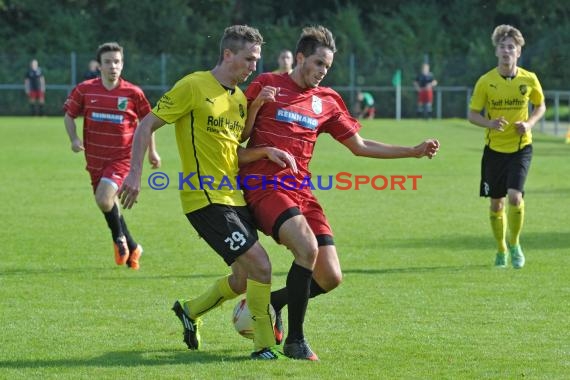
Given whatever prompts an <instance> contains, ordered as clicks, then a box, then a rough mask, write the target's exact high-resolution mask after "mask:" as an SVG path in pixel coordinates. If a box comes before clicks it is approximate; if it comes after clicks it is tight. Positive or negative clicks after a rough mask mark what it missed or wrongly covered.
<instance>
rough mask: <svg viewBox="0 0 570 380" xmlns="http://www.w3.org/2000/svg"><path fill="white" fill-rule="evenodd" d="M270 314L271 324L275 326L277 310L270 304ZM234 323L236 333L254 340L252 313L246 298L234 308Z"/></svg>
mask: <svg viewBox="0 0 570 380" xmlns="http://www.w3.org/2000/svg"><path fill="white" fill-rule="evenodd" d="M269 313H270V314H271V323H272V324H273V325H275V310H274V309H273V306H271V304H269ZM232 322H233V324H234V328H235V329H236V331H237V332H238V333H239V334H240V335H241V336H243V337H245V338H248V339H253V320H252V319H251V313H250V312H249V308H248V307H247V303H246V302H245V298H244V299H242V300H241V301H239V302H238V303H237V305H236V306H235V307H234V312H233V315H232Z"/></svg>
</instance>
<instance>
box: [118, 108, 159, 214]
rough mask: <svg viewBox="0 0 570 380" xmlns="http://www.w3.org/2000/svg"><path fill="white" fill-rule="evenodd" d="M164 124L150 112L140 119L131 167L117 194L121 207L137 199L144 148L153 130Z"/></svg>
mask: <svg viewBox="0 0 570 380" xmlns="http://www.w3.org/2000/svg"><path fill="white" fill-rule="evenodd" d="M164 124H165V122H164V121H163V120H162V119H160V118H158V117H157V116H155V115H154V114H153V113H152V112H151V113H149V114H148V115H146V116H145V117H144V118H143V119H142V120H141V122H140V124H139V126H138V127H137V129H136V132H135V136H134V138H133V146H132V156H131V168H130V170H129V174H128V175H127V177H126V178H125V180H124V181H123V185H122V186H121V188H120V189H119V192H118V194H117V195H118V197H119V199H120V200H121V205H122V206H123V208H126V209H130V208H132V207H133V206H134V204H135V203H136V201H137V197H138V196H139V193H140V189H141V176H142V164H143V161H144V155H145V152H146V149H147V147H148V146H149V144H150V142H151V140H152V134H153V133H154V131H156V130H157V129H158V128H160V127H162V126H163V125H164Z"/></svg>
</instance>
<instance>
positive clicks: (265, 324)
mask: <svg viewBox="0 0 570 380" xmlns="http://www.w3.org/2000/svg"><path fill="white" fill-rule="evenodd" d="M270 297H271V284H262V283H260V282H257V281H254V280H247V292H246V295H245V298H246V302H247V306H248V307H249V311H250V313H251V315H252V317H253V330H254V337H253V346H254V351H259V350H261V349H263V348H266V347H273V346H275V335H274V334H273V321H272V320H271V314H269V302H270Z"/></svg>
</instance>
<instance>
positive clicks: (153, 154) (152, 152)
mask: <svg viewBox="0 0 570 380" xmlns="http://www.w3.org/2000/svg"><path fill="white" fill-rule="evenodd" d="M148 162H150V165H151V167H152V168H153V169H158V168H160V165H161V163H162V160H161V158H160V155H159V154H158V151H157V150H156V140H155V137H154V133H153V134H152V135H151V136H150V144H149V145H148Z"/></svg>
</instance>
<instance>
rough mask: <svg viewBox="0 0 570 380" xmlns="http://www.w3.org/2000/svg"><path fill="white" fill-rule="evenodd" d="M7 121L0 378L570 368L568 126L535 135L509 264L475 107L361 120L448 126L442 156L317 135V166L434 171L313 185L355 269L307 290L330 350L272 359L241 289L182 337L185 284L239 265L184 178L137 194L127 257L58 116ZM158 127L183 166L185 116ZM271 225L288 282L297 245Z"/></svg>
mask: <svg viewBox="0 0 570 380" xmlns="http://www.w3.org/2000/svg"><path fill="white" fill-rule="evenodd" d="M0 131H1V133H2V138H1V140H0V158H1V159H2V162H3V168H2V186H1V187H0V195H1V200H2V213H1V214H2V224H1V225H2V228H1V229H0V244H1V249H0V255H1V256H0V257H1V259H0V295H1V300H2V301H1V302H2V307H1V312H0V315H1V320H0V322H1V325H2V332H1V333H0V336H1V341H0V343H1V344H0V378H2V379H29V378H40V379H56V378H57V379H118V378H124V379H180V378H190V379H272V378H276V379H279V378H283V379H284V378H289V379H328V380H330V379H349V378H350V379H372V378H380V379H522V378H525V379H565V378H566V379H567V378H568V377H569V376H570V334H569V332H568V326H570V313H569V311H570V309H569V302H570V285H569V282H568V278H569V276H568V267H569V266H570V254H569V253H570V248H569V246H570V218H569V213H570V203H569V201H568V197H569V195H570V181H569V180H568V165H569V162H570V161H569V158H570V145H565V144H564V143H563V141H562V139H556V138H553V137H548V136H542V135H535V154H534V160H533V164H532V169H531V172H530V176H529V180H528V182H527V189H526V191H527V194H526V198H525V199H526V210H527V218H526V224H525V228H524V231H523V236H522V244H523V248H524V249H525V254H526V257H527V265H526V266H525V268H524V269H522V270H514V269H512V268H508V269H506V270H497V269H495V268H493V265H492V264H493V260H494V254H495V245H494V243H493V240H492V238H491V232H490V227H489V223H488V211H487V209H488V200H485V199H482V198H479V196H478V181H479V161H480V155H481V151H482V145H483V138H482V135H483V131H482V130H481V129H480V128H476V127H474V126H471V125H469V124H468V123H467V122H465V121H463V120H446V121H436V120H433V121H431V122H425V121H401V122H395V121H388V120H380V121H378V120H376V121H370V122H365V125H364V127H363V129H362V131H361V134H362V135H363V136H364V137H369V138H374V139H381V140H382V141H385V142H389V143H394V144H403V145H412V144H416V143H418V142H419V141H420V140H422V139H424V138H427V137H438V138H439V139H440V141H441V144H442V148H441V151H440V154H439V155H438V156H437V157H436V158H435V159H433V160H427V159H421V160H418V159H404V160H385V161H380V160H372V159H366V158H356V157H353V156H352V155H351V153H350V152H349V151H348V150H347V149H346V148H344V147H343V146H342V145H340V144H338V143H336V142H335V141H334V140H333V139H331V138H330V137H329V136H322V137H321V141H320V142H319V144H318V145H317V149H316V158H315V159H314V161H313V165H312V170H313V173H314V174H315V175H335V174H336V173H338V172H342V171H344V172H350V173H353V174H355V175H356V174H361V175H369V176H374V175H379V174H381V175H386V176H388V175H393V174H395V175H422V179H421V180H419V181H418V182H417V187H418V188H417V190H415V191H412V190H406V191H377V190H373V189H372V188H370V187H366V188H364V189H361V190H358V191H356V190H346V191H340V190H331V191H318V192H317V193H318V196H319V198H320V200H321V203H322V204H323V206H324V208H325V211H326V212H327V215H328V217H329V219H330V222H331V224H332V226H333V228H334V231H335V235H336V237H335V239H336V244H337V248H338V251H339V255H340V257H341V263H342V266H343V269H344V274H345V279H344V282H343V284H342V285H341V286H340V287H339V288H338V289H336V290H334V291H333V292H331V293H330V294H328V295H324V296H321V297H318V298H315V299H313V300H311V302H310V304H309V311H308V314H307V321H306V335H307V337H308V339H309V341H310V343H311V346H312V347H313V349H314V350H315V352H316V353H317V354H318V355H319V357H320V359H321V361H320V362H318V363H308V362H296V361H291V360H283V361H279V362H270V363H268V362H254V361H251V360H249V358H248V356H249V353H250V351H251V349H252V346H251V341H248V340H246V339H244V338H242V337H240V336H239V335H238V334H237V333H236V332H235V331H234V330H233V327H232V325H231V323H230V317H231V312H232V309H233V306H234V305H235V302H231V303H227V304H225V305H223V306H222V307H221V308H220V309H218V310H215V311H214V312H212V313H210V314H209V315H207V316H206V318H205V320H204V325H203V329H202V338H203V342H204V345H203V347H204V348H203V350H202V351H200V352H192V351H189V350H187V349H186V347H185V345H184V343H183V342H182V330H181V326H180V322H179V321H178V320H177V319H176V317H175V316H174V314H173V313H172V312H171V311H170V307H171V306H172V303H173V301H174V300H175V299H177V298H181V297H189V296H191V295H195V294H197V293H199V292H202V291H203V290H204V289H205V288H206V287H208V286H210V284H211V283H212V281H213V280H214V279H216V278H218V277H219V276H221V275H224V274H226V273H227V268H226V267H225V265H224V264H223V263H222V260H221V259H219V258H218V257H217V256H216V255H215V254H214V253H213V252H212V251H211V250H210V248H209V247H207V245H206V244H205V243H204V242H203V241H202V240H200V239H198V237H197V235H196V233H195V232H194V230H193V229H192V228H191V226H190V224H189V223H188V222H187V220H186V218H185V217H184V215H182V212H181V209H180V204H179V200H178V192H177V190H176V189H175V187H173V186H171V188H169V189H167V190H163V191H155V190H151V189H150V188H149V187H148V185H147V184H146V183H143V188H144V189H143V192H142V194H141V196H140V199H139V203H138V205H137V206H136V208H134V209H133V210H130V211H126V212H125V215H126V216H125V217H126V220H127V222H128V223H129V226H130V229H131V232H133V234H134V236H135V237H136V238H138V240H139V241H140V242H141V243H142V244H143V245H144V248H145V255H144V256H143V259H142V264H141V265H142V268H141V270H140V271H139V272H134V271H130V270H127V269H126V268H123V267H117V266H115V264H114V261H113V253H112V252H113V250H112V245H111V239H110V234H109V232H108V230H107V227H106V224H105V221H104V218H103V217H102V215H101V213H100V212H99V211H98V209H97V207H96V205H95V203H94V201H93V199H92V194H91V188H90V184H89V179H88V175H87V172H85V170H84V166H85V165H84V158H83V156H82V155H78V154H74V153H72V152H71V150H70V148H69V142H68V139H67V136H66V134H65V131H64V127H63V120H62V118H35V119H33V118H0ZM157 142H158V147H159V152H160V154H161V156H162V158H163V168H162V169H161V170H162V171H164V172H165V173H167V174H169V175H170V176H176V173H177V172H178V171H179V167H180V165H179V162H178V154H177V151H176V147H175V142H174V131H173V129H172V128H171V127H168V126H166V127H164V128H163V129H161V130H160V131H159V132H158V134H157ZM147 167H148V165H147ZM150 173H151V171H150V169H148V168H147V170H146V171H145V173H144V175H143V177H144V178H147V177H148V175H149V174H150ZM171 178H172V177H171ZM174 178H175V177H174ZM261 239H262V242H263V244H264V245H265V247H266V248H267V250H268V251H269V252H270V256H271V258H272V261H273V269H274V281H273V283H274V287H281V286H283V284H284V282H285V277H286V273H287V271H288V269H289V266H290V263H291V261H292V256H291V254H290V253H289V252H287V251H286V250H285V249H284V248H283V247H281V246H277V245H276V244H275V243H274V242H273V241H272V240H271V239H268V238H267V237H265V236H263V237H262V238H261ZM236 302H237V300H236Z"/></svg>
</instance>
